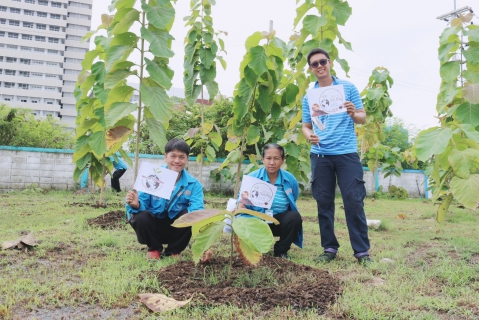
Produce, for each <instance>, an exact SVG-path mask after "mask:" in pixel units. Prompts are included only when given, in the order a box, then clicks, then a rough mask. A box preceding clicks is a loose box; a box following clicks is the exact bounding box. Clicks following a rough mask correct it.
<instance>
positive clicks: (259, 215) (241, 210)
mask: <svg viewBox="0 0 479 320" xmlns="http://www.w3.org/2000/svg"><path fill="white" fill-rule="evenodd" d="M235 151H236V150H235ZM238 151H239V150H238ZM250 159H251V158H250ZM243 213H246V214H249V215H252V216H254V217H257V218H260V219H263V220H265V221H269V222H273V223H274V224H276V225H278V224H279V221H278V220H276V219H275V218H273V217H272V216H270V215H267V214H264V213H261V212H258V211H254V210H250V209H246V208H239V209H238V210H236V211H235V212H234V215H235V216H237V215H240V214H243Z"/></svg>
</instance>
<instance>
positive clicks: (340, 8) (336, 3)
mask: <svg viewBox="0 0 479 320" xmlns="http://www.w3.org/2000/svg"><path fill="white" fill-rule="evenodd" d="M327 3H328V5H330V6H331V7H333V12H332V15H333V17H335V18H336V23H337V24H339V25H341V26H344V25H345V24H346V21H348V19H349V17H350V16H351V13H352V11H353V10H352V9H351V7H350V6H349V4H348V2H347V1H344V2H342V1H340V0H331V1H328V2H327Z"/></svg>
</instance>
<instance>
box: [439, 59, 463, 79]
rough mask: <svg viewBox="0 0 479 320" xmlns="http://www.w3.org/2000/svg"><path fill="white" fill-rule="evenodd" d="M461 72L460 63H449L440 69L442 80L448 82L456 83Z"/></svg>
mask: <svg viewBox="0 0 479 320" xmlns="http://www.w3.org/2000/svg"><path fill="white" fill-rule="evenodd" d="M460 72H461V70H460V61H448V62H446V63H444V64H442V65H441V68H440V69H439V73H440V75H441V78H442V79H443V80H444V81H446V82H452V81H456V80H457V77H458V76H459V73H460Z"/></svg>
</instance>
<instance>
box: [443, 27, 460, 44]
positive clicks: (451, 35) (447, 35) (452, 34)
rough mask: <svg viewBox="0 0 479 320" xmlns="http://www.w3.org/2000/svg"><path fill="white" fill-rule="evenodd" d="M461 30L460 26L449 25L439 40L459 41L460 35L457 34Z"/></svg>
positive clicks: (444, 42) (447, 41)
mask: <svg viewBox="0 0 479 320" xmlns="http://www.w3.org/2000/svg"><path fill="white" fill-rule="evenodd" d="M459 30H460V29H459V28H458V27H449V28H446V29H444V31H443V32H442V34H441V36H440V37H439V42H440V43H441V44H446V43H449V42H453V41H457V42H458V41H459V37H458V36H457V33H458V32H459Z"/></svg>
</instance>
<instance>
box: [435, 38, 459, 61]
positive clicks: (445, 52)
mask: <svg viewBox="0 0 479 320" xmlns="http://www.w3.org/2000/svg"><path fill="white" fill-rule="evenodd" d="M458 47H459V44H458V43H454V42H448V43H445V44H443V45H441V46H440V47H439V49H438V57H439V60H440V61H441V62H447V61H449V59H450V58H451V54H454V52H455V51H456V50H457V48H458Z"/></svg>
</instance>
